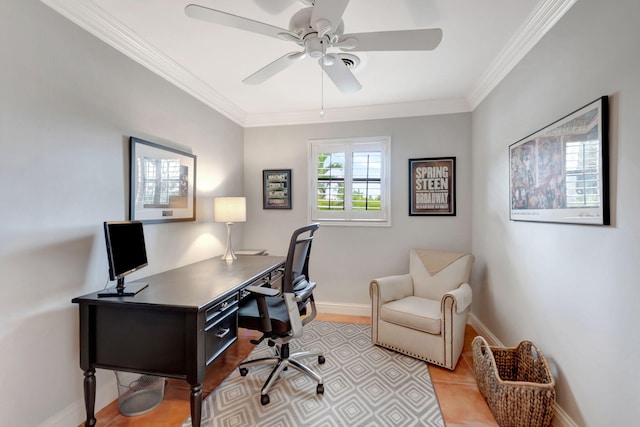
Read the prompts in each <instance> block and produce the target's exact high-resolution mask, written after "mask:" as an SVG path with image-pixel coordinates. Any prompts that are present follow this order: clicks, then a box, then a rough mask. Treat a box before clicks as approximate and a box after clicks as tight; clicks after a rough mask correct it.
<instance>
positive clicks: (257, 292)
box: [245, 286, 280, 342]
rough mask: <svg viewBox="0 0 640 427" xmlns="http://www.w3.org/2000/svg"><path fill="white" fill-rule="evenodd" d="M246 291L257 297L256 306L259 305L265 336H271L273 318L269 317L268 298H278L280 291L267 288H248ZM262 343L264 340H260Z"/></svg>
mask: <svg viewBox="0 0 640 427" xmlns="http://www.w3.org/2000/svg"><path fill="white" fill-rule="evenodd" d="M245 290H246V291H247V292H249V293H251V294H252V295H253V296H255V300H256V304H258V312H259V313H260V318H261V323H262V332H263V334H264V335H268V334H270V333H271V317H269V307H268V306H267V300H266V297H275V296H278V295H279V294H280V291H278V290H277V289H273V288H267V287H266V286H247V287H246V288H245ZM264 335H263V337H264ZM260 341H262V338H260ZM258 342H259V341H258Z"/></svg>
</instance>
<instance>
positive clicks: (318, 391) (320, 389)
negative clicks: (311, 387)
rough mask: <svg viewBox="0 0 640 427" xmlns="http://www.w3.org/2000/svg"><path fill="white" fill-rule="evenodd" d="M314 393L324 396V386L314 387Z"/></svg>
mask: <svg viewBox="0 0 640 427" xmlns="http://www.w3.org/2000/svg"><path fill="white" fill-rule="evenodd" d="M316 393H318V394H324V384H318V386H317V387H316Z"/></svg>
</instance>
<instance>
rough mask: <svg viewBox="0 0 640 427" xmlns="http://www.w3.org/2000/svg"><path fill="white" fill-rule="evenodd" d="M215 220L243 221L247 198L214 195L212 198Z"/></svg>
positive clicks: (245, 214)
mask: <svg viewBox="0 0 640 427" xmlns="http://www.w3.org/2000/svg"><path fill="white" fill-rule="evenodd" d="M213 220H214V221H215V222H245V221H246V220H247V199H246V198H245V197H215V198H214V199H213Z"/></svg>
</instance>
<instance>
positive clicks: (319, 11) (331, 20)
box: [311, 0, 349, 37]
mask: <svg viewBox="0 0 640 427" xmlns="http://www.w3.org/2000/svg"><path fill="white" fill-rule="evenodd" d="M348 4H349V0H315V3H314V6H313V12H312V13H311V26H312V27H313V28H315V29H316V31H318V37H322V36H324V35H325V34H327V33H329V32H333V31H335V30H336V29H337V28H338V25H340V22H341V21H342V14H343V13H344V10H345V9H346V8H347V5H348Z"/></svg>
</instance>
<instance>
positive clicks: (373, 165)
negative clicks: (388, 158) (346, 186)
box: [351, 151, 382, 211]
mask: <svg viewBox="0 0 640 427" xmlns="http://www.w3.org/2000/svg"><path fill="white" fill-rule="evenodd" d="M352 168H353V172H352V175H353V181H352V186H351V202H352V209H353V210H356V211H370V210H378V211H379V210H380V196H381V184H380V177H381V176H382V153H381V152H379V151H369V152H367V151H358V152H354V153H353V155H352Z"/></svg>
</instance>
